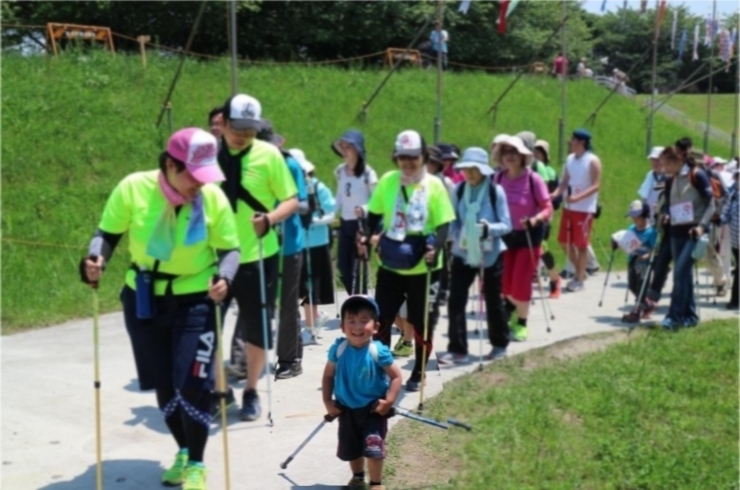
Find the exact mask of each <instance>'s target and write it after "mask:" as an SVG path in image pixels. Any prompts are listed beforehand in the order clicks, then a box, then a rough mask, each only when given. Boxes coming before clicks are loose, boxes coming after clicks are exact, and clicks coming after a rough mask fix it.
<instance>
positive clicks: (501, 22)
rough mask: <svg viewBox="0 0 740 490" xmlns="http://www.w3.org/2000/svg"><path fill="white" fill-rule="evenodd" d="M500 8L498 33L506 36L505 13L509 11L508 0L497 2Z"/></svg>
mask: <svg viewBox="0 0 740 490" xmlns="http://www.w3.org/2000/svg"><path fill="white" fill-rule="evenodd" d="M499 1H500V2H501V6H500V7H499V11H498V22H497V24H498V33H499V34H506V11H507V10H509V3H510V0H499Z"/></svg>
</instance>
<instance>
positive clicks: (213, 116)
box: [208, 107, 224, 144]
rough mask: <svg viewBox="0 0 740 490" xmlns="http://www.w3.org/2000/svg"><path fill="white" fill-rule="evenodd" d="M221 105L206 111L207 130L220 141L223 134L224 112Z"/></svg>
mask: <svg viewBox="0 0 740 490" xmlns="http://www.w3.org/2000/svg"><path fill="white" fill-rule="evenodd" d="M223 110H224V108H223V107H214V108H213V109H211V112H209V113H208V130H209V131H210V132H211V134H212V135H213V136H214V137H215V138H216V141H218V142H219V144H220V143H221V137H222V136H223V134H224V114H223Z"/></svg>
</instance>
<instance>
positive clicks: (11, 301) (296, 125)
mask: <svg viewBox="0 0 740 490" xmlns="http://www.w3.org/2000/svg"><path fill="white" fill-rule="evenodd" d="M1 63H2V86H3V91H2V130H3V134H2V135H3V139H2V162H3V169H2V170H3V172H2V188H3V194H2V205H3V213H2V235H3V260H2V278H3V286H4V287H3V289H2V328H3V333H8V332H10V331H13V330H15V329H18V328H23V327H31V326H42V325H47V324H51V323H55V322H60V321H64V320H66V319H70V318H75V317H81V316H86V315H89V314H90V292H89V290H88V289H87V288H86V287H83V285H82V284H81V283H80V282H79V278H78V273H77V263H78V261H79V259H80V257H81V256H82V255H83V254H84V253H85V248H86V244H87V242H88V240H89V238H90V235H91V233H92V232H93V231H94V230H95V228H96V225H97V223H98V219H99V215H100V213H101V211H102V207H103V205H104V203H105V200H106V197H107V195H108V194H109V192H110V191H111V190H112V188H113V187H114V185H115V184H116V183H117V182H118V181H119V180H120V179H121V178H122V177H124V176H125V175H126V174H128V173H130V172H133V171H137V170H143V169H150V168H155V167H156V157H157V155H158V154H159V152H160V151H161V150H162V149H163V145H164V142H165V141H166V138H167V136H168V130H167V123H166V121H165V122H164V123H163V124H162V128H161V130H157V129H156V128H155V122H156V118H157V115H158V113H159V110H160V106H161V103H162V99H163V98H164V96H165V94H166V91H167V87H168V85H169V83H170V81H171V79H172V76H173V74H174V71H175V68H176V61H175V60H172V59H158V58H156V57H152V59H150V60H149V66H148V68H147V69H143V68H142V66H141V63H140V61H139V58H138V57H135V56H134V57H132V56H126V55H121V54H118V55H116V56H115V57H112V56H110V55H109V54H106V53H86V54H79V53H66V54H65V55H64V56H62V58H61V59H51V58H21V57H17V56H12V55H5V56H3V57H2V61H1ZM384 75H385V72H375V71H356V70H342V69H334V68H305V67H298V66H291V67H269V68H249V69H245V70H242V71H240V73H239V88H240V90H241V91H244V92H247V93H250V94H252V95H254V96H256V97H257V98H259V100H260V101H261V102H262V105H263V111H264V115H265V117H268V118H269V119H271V120H272V121H273V123H274V124H275V127H276V128H277V130H278V131H279V132H280V133H281V134H283V135H284V136H286V138H287V143H286V145H287V147H289V148H295V147H298V148H302V149H303V150H305V151H306V154H307V156H308V158H309V159H311V160H312V161H313V162H314V163H315V164H316V165H317V169H318V170H317V173H318V175H319V176H320V177H321V178H322V179H324V180H325V181H326V182H327V183H328V184H329V185H330V186H331V187H333V186H334V182H333V179H332V177H331V171H332V170H333V169H334V167H335V166H336V165H337V164H338V163H339V161H338V159H337V157H336V156H335V155H334V154H333V153H332V151H331V149H330V146H329V145H330V142H332V141H333V140H334V139H335V138H336V137H338V136H339V135H340V134H341V133H342V132H343V131H344V130H345V129H347V128H349V127H356V126H358V125H359V123H358V122H357V121H356V120H355V116H356V114H357V112H358V111H359V109H360V107H361V104H362V102H363V100H365V99H366V98H367V97H369V95H370V94H371V93H372V91H373V90H374V88H375V87H376V86H377V84H378V83H379V82H380V81H381V79H382V77H383V76H384ZM509 81H510V77H506V76H489V75H486V74H479V73H467V74H457V75H446V76H445V82H444V98H443V100H444V104H443V126H442V131H443V132H442V134H443V139H444V140H445V141H450V142H454V143H457V144H458V145H459V146H461V147H466V146H473V145H476V146H484V147H488V144H489V143H490V141H491V139H492V137H493V136H494V135H495V134H497V133H500V132H506V133H510V134H511V133H515V132H518V131H521V130H524V129H530V130H533V131H535V132H536V133H537V135H538V137H540V138H544V139H547V140H549V141H550V142H551V145H552V152H553V156H554V157H556V156H557V137H558V132H557V131H558V119H559V117H560V98H559V94H560V85H559V83H557V82H556V81H554V80H551V79H549V78H544V77H543V78H536V79H535V78H531V79H523V80H521V81H520V83H519V84H518V85H517V86H516V88H515V89H514V90H512V91H511V92H510V93H509V95H508V96H507V97H506V99H505V100H504V102H503V103H502V104H501V106H500V109H499V115H498V122H497V127H496V128H495V129H494V128H493V127H492V120H491V118H490V117H487V116H486V115H485V112H486V110H487V109H488V107H489V106H490V104H491V103H492V102H493V101H494V100H495V98H496V97H497V96H498V95H499V94H500V93H501V92H502V91H503V90H504V88H505V87H506V85H507V84H508V83H509ZM435 88H436V77H435V75H434V72H432V71H422V70H407V71H404V72H402V73H398V74H397V75H394V78H393V79H392V80H391V81H390V82H389V83H388V85H386V87H385V89H384V90H383V92H382V93H381V94H380V96H379V97H378V99H377V100H376V101H375V102H374V104H373V106H372V107H371V108H370V110H369V113H368V118H367V121H366V123H365V125H364V126H363V127H362V130H363V131H364V132H365V134H366V138H367V147H368V151H369V162H370V164H371V165H372V166H373V167H375V168H376V169H377V170H378V171H379V172H383V171H386V170H389V169H390V168H391V165H392V163H391V161H390V159H389V155H390V152H391V150H392V146H393V141H394V138H395V136H396V134H397V133H398V132H400V131H402V130H404V129H408V128H414V129H417V130H420V131H422V132H423V133H424V134H425V135H426V137H427V138H428V140H432V136H433V133H432V130H433V121H434V116H435V93H436V90H435ZM229 93H230V74H229V67H228V64H227V63H223V62H214V63H198V62H195V61H188V62H186V64H185V66H184V68H183V72H182V76H181V78H180V80H179V83H178V85H177V88H176V90H175V93H174V95H173V98H172V105H173V128H174V129H178V128H180V127H185V126H193V125H196V126H202V127H205V126H206V122H207V121H206V119H207V113H208V111H209V110H210V109H211V108H212V107H214V106H215V105H218V104H222V103H223V101H224V100H225V99H226V98H227V96H228V95H229ZM605 95H606V92H605V90H604V89H603V88H600V87H597V86H595V85H593V84H591V83H588V82H583V83H578V82H575V83H572V84H570V86H569V90H568V114H567V130H568V131H571V130H572V129H574V128H575V127H577V126H581V125H582V124H583V123H584V121H585V119H586V118H587V117H588V116H589V115H590V113H591V112H592V111H593V109H594V108H595V107H596V106H597V105H598V104H599V103H600V102H601V100H602V99H603V97H604V96H605ZM644 117H645V115H644V113H642V112H640V110H639V108H638V107H637V106H636V104H634V102H632V101H630V100H627V99H622V98H620V97H614V98H613V99H612V100H611V101H610V102H609V103H608V104H607V105H606V106H605V107H604V109H603V110H602V111H601V113H600V114H599V117H598V119H597V121H596V124H595V125H594V127H593V128H591V129H592V132H593V134H594V144H595V147H596V151H597V153H598V154H599V155H600V156H601V158H602V161H603V162H604V189H603V192H602V202H603V204H604V216H603V217H602V218H601V219H600V220H599V221H598V222H597V225H596V236H597V237H599V238H600V239H601V240H604V241H605V242H606V241H607V237H608V235H609V234H610V233H611V232H613V231H615V230H618V229H621V228H622V227H624V226H625V225H626V224H627V222H626V220H625V219H624V218H623V216H624V211H625V209H626V206H627V205H628V203H629V202H630V201H631V200H632V199H634V198H635V197H636V189H637V188H638V186H639V184H640V183H641V181H642V179H643V177H644V175H645V173H646V171H647V170H648V168H647V162H646V160H645V154H644V146H645V123H644ZM684 133H685V130H684V129H682V128H681V127H680V126H678V125H676V124H675V123H673V122H670V121H667V120H664V119H662V118H659V119H658V120H656V123H655V136H654V139H655V141H656V144H658V143H659V144H668V143H671V142H673V141H675V140H676V138H678V137H680V136H683V135H684ZM690 136H692V137H694V138H697V139H698V138H699V137H700V135H698V134H690ZM711 151H722V152H724V153H726V152H727V148H722V147H720V146H717V147H713V148H712V149H711ZM555 165H556V167H557V168H558V169H559V168H560V165H559V164H558V163H556V164H555ZM122 245H123V247H121V248H119V251H118V253H117V254H116V256H115V257H114V259H113V261H112V262H111V264H110V267H109V269H108V272H107V274H106V279H105V281H104V284H103V285H102V286H101V308H102V310H104V311H109V310H113V309H117V308H118V307H119V303H118V299H117V295H118V291H119V287H120V285H121V279H122V275H123V271H124V269H125V268H126V267H127V266H128V257H127V255H126V254H125V253H123V252H124V250H125V243H123V244H122ZM551 248H555V247H551ZM597 249H599V248H598V247H597ZM603 254H604V252H601V251H600V249H599V255H600V258H601V261H602V264H603V266H604V267H605V266H606V263H605V261H606V257H605V256H604V255H603Z"/></svg>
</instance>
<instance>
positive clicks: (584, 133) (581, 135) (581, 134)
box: [573, 128, 593, 150]
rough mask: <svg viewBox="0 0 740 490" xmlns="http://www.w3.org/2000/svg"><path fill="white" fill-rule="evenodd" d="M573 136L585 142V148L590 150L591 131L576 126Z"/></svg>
mask: <svg viewBox="0 0 740 490" xmlns="http://www.w3.org/2000/svg"><path fill="white" fill-rule="evenodd" d="M573 137H574V138H575V139H578V140H581V141H584V142H585V143H586V149H587V150H592V149H593V147H592V146H591V133H589V132H588V130H586V129H583V128H578V129H576V130H575V131H573Z"/></svg>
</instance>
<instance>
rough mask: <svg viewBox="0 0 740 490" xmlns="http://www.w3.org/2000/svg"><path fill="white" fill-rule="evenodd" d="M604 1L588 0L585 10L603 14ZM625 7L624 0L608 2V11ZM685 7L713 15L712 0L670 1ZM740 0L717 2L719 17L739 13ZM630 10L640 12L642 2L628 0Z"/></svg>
mask: <svg viewBox="0 0 740 490" xmlns="http://www.w3.org/2000/svg"><path fill="white" fill-rule="evenodd" d="M602 3H604V2H603V0H586V1H585V2H584V4H583V8H584V9H586V10H588V11H589V12H593V13H596V14H598V13H601V5H602ZM623 5H624V0H606V10H607V11H611V12H614V11H616V10H617V9H619V8H622V6H623ZM672 5H685V6H686V7H688V8H689V10H690V11H691V12H692V13H694V14H696V15H700V16H702V17H705V16H707V15H712V0H668V6H669V7H670V6H672ZM738 5H739V4H738V0H717V17H718V18H720V19H722V18H724V17H725V16H727V15H730V14H732V13H734V12H737V11H738V8H739V7H738ZM627 6H628V8H631V9H634V10H639V9H640V0H627ZM654 7H655V0H648V8H654Z"/></svg>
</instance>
